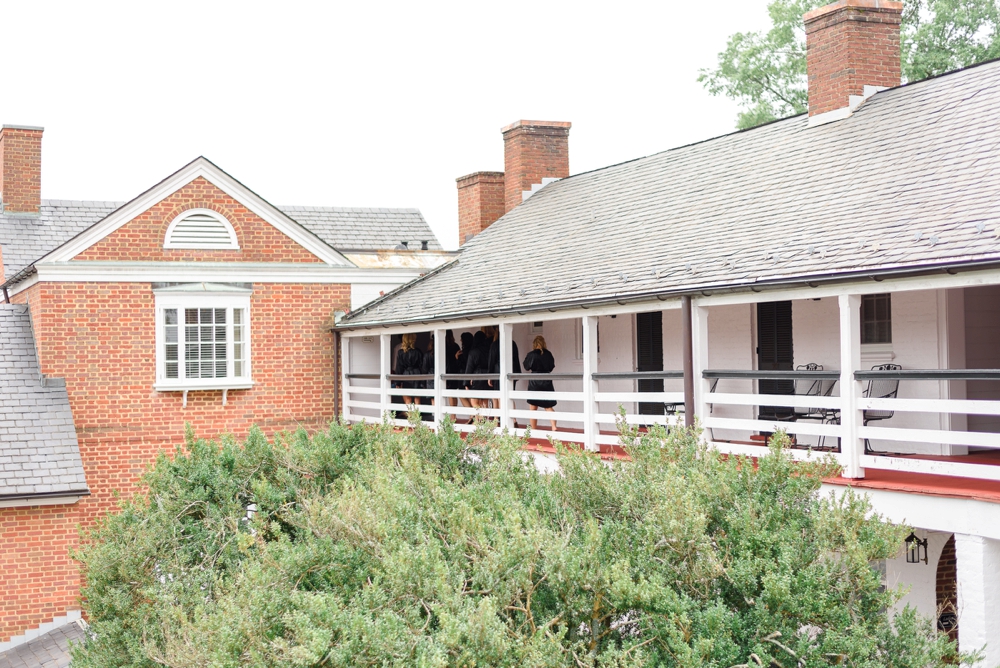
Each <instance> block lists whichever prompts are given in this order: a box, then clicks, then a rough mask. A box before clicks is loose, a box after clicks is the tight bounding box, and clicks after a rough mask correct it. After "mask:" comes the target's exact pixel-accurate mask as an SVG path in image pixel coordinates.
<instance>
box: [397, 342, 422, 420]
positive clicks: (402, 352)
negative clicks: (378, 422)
mask: <svg viewBox="0 0 1000 668" xmlns="http://www.w3.org/2000/svg"><path fill="white" fill-rule="evenodd" d="M423 363H424V354H423V353H422V352H420V349H419V348H417V335H416V334H413V333H407V334H403V345H402V346H401V347H400V348H399V352H398V353H397V354H396V373H397V374H399V375H401V376H419V375H420V374H421V373H423ZM400 387H402V388H403V389H417V388H418V387H420V381H417V380H404V381H402V382H401V383H400ZM403 403H404V404H406V405H407V406H409V405H411V404H413V403H414V398H413V397H412V396H410V397H408V396H406V395H403Z"/></svg>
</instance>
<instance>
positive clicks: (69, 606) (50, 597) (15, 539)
mask: <svg viewBox="0 0 1000 668" xmlns="http://www.w3.org/2000/svg"><path fill="white" fill-rule="evenodd" d="M77 515H78V509H77V507H76V506H36V507H32V508H0V642H7V641H8V640H10V639H11V638H12V637H14V636H19V635H24V633H25V631H28V630H29V629H33V628H37V627H38V626H39V625H40V624H44V623H45V622H50V621H52V619H53V618H54V617H59V616H61V615H65V614H66V612H67V611H68V610H78V609H79V607H80V606H79V604H78V602H77V597H78V596H79V591H80V571H79V569H78V568H77V565H76V562H74V561H73V560H72V559H70V557H69V551H70V550H72V549H73V548H75V547H76V545H77V537H78V534H77V530H76V524H77V521H78V519H77Z"/></svg>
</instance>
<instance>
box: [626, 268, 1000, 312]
mask: <svg viewBox="0 0 1000 668" xmlns="http://www.w3.org/2000/svg"><path fill="white" fill-rule="evenodd" d="M913 269H914V270H918V269H919V268H918V267H914V268H913ZM795 280H797V281H798V282H801V283H803V284H804V283H806V282H807V281H808V280H809V279H808V278H802V279H795ZM978 285H1000V269H979V270H974V271H959V272H958V273H956V274H948V273H945V272H941V273H940V274H933V275H924V276H907V277H903V278H886V279H885V280H882V281H875V280H871V279H868V280H856V281H850V282H846V281H845V282H843V283H835V284H823V285H817V286H816V287H815V288H813V287H809V286H808V285H802V287H796V288H779V289H774V290H770V289H766V286H765V287H764V288H762V289H761V291H760V292H753V291H751V290H750V286H746V291H745V292H727V293H724V294H717V295H711V296H708V297H692V300H697V301H698V303H700V304H701V305H702V306H727V305H731V304H756V303H758V302H775V301H788V300H792V301H794V300H796V299H820V298H823V297H837V296H839V295H874V294H880V293H883V292H908V291H912V290H944V289H949V288H967V287H974V286H978ZM633 308H635V307H634V306H633Z"/></svg>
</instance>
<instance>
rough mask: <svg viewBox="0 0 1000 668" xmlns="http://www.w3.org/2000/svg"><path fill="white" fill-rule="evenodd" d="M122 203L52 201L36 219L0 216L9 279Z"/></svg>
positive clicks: (0, 247) (1, 243) (0, 243)
mask: <svg viewBox="0 0 1000 668" xmlns="http://www.w3.org/2000/svg"><path fill="white" fill-rule="evenodd" d="M122 204H124V202H77V201H72V200H59V199H54V200H52V199H50V200H45V201H43V202H42V206H41V211H40V213H39V215H37V216H25V215H11V214H9V213H8V214H3V213H0V250H2V251H3V265H4V274H5V276H6V278H7V279H10V278H13V277H14V275H15V274H17V272H19V271H21V270H22V269H24V268H25V267H27V266H28V265H29V264H31V263H32V262H34V261H35V260H37V259H39V258H41V257H42V256H44V255H46V254H48V253H49V252H51V251H52V250H54V249H56V248H58V247H59V246H61V245H62V244H64V243H66V242H67V241H69V240H70V239H72V238H73V237H75V236H76V235H77V234H79V233H80V232H83V231H84V230H85V229H87V228H88V227H90V226H91V225H93V224H94V223H96V222H98V221H99V220H101V219H102V218H104V217H105V216H107V215H108V214H109V213H111V212H112V211H114V210H115V209H117V208H118V207H120V206H121V205H122Z"/></svg>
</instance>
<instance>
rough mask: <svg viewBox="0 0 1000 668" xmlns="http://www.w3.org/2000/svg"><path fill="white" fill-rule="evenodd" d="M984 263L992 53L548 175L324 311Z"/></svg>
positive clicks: (443, 314)
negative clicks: (468, 235)
mask: <svg viewBox="0 0 1000 668" xmlns="http://www.w3.org/2000/svg"><path fill="white" fill-rule="evenodd" d="M980 262H1000V61H994V62H991V63H986V64H983V65H980V66H977V67H972V68H968V69H966V70H961V71H958V72H954V73H952V74H949V75H946V76H941V77H938V78H935V79H930V80H926V81H922V82H917V83H913V84H909V85H906V86H901V87H898V88H894V89H890V90H886V91H883V92H880V93H878V94H876V95H875V96H874V97H872V98H870V99H869V100H868V101H867V102H865V103H864V105H863V106H861V108H859V109H858V110H857V111H855V112H854V114H853V115H851V116H850V117H848V118H846V119H843V120H840V121H837V122H834V123H829V124H826V125H821V126H816V127H809V120H808V118H807V117H806V116H797V117H793V118H789V119H785V120H782V121H778V122H775V123H771V124H769V125H766V126H763V127H758V128H755V129H752V130H747V131H743V132H737V133H733V134H730V135H726V136H723V137H718V138H716V139H712V140H709V141H705V142H701V143H698V144H694V145H690V146H684V147H681V148H677V149H673V150H669V151H665V152H663V153H658V154H656V155H651V156H648V157H645V158H639V159H637V160H632V161H630V162H626V163H622V164H619V165H613V166H610V167H606V168H603V169H599V170H595V171H592V172H588V173H584V174H578V175H575V176H571V177H569V178H565V179H562V180H560V181H557V182H555V183H552V184H549V185H547V186H545V187H544V188H542V189H541V190H540V191H538V192H537V193H536V194H534V195H532V196H531V198H530V199H528V200H527V201H525V202H524V203H523V204H521V205H520V206H518V207H516V208H514V209H513V210H512V211H511V212H509V213H508V214H507V215H505V216H504V217H503V218H501V219H500V220H499V221H497V222H496V223H494V224H493V225H491V226H490V227H488V228H487V229H486V230H485V231H483V232H482V233H481V234H479V235H477V236H476V237H474V238H473V239H472V240H471V241H470V242H469V243H467V244H466V245H465V246H464V248H463V249H462V253H461V256H460V258H459V260H458V261H456V262H453V263H452V264H450V265H447V266H446V267H444V268H442V269H441V270H440V271H437V272H435V273H433V274H430V275H427V276H425V277H423V278H421V279H417V280H415V281H413V282H411V283H409V284H407V285H406V286H404V287H403V288H400V289H398V290H396V291H395V292H393V293H390V294H389V295H387V296H386V297H383V298H382V299H380V300H377V301H374V302H372V303H370V304H368V305H367V306H365V307H364V308H362V309H360V310H358V311H354V312H352V313H349V314H348V315H347V316H346V317H345V318H344V319H343V320H342V321H341V323H340V324H341V326H342V327H352V326H361V325H371V324H389V323H406V322H415V321H428V320H440V319H445V318H451V317H458V316H470V315H474V314H482V315H487V314H499V313H505V312H515V311H522V312H523V311H525V310H539V309H542V308H548V307H551V306H552V305H568V304H579V303H582V304H587V303H599V302H602V301H605V302H607V301H614V300H620V299H628V298H643V297H648V298H652V297H653V296H654V295H658V296H662V295H669V294H683V293H685V292H686V293H688V294H691V293H697V292H700V291H702V290H707V289H710V288H712V289H730V288H736V289H740V288H749V287H750V286H755V285H767V284H782V283H783V284H788V283H792V282H798V283H800V284H801V283H802V282H803V281H806V280H812V279H813V278H816V279H819V278H823V277H826V278H830V277H841V278H844V277H850V276H854V275H864V276H867V275H870V274H872V273H880V272H892V271H906V270H915V269H918V268H921V267H930V266H936V265H945V264H970V263H980Z"/></svg>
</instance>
